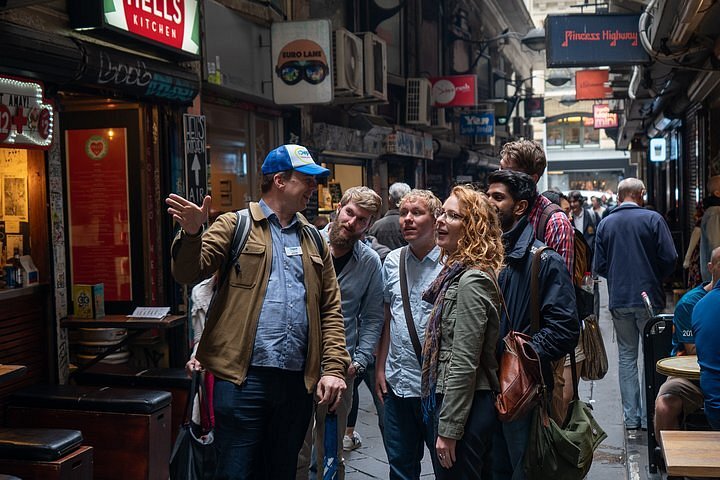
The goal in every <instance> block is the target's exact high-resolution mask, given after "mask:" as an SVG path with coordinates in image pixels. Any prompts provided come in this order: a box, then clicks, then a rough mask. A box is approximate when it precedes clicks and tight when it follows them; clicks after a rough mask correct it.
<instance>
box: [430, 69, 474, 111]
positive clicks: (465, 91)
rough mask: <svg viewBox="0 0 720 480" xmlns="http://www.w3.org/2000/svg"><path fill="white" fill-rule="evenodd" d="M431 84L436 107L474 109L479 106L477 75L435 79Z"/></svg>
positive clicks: (432, 79) (431, 80)
mask: <svg viewBox="0 0 720 480" xmlns="http://www.w3.org/2000/svg"><path fill="white" fill-rule="evenodd" d="M430 83H431V84H432V96H433V106H435V107H439V108H443V107H474V106H475V105H476V104H477V75H453V76H449V77H435V78H431V79H430Z"/></svg>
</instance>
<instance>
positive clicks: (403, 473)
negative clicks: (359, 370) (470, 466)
mask: <svg viewBox="0 0 720 480" xmlns="http://www.w3.org/2000/svg"><path fill="white" fill-rule="evenodd" d="M423 442H424V443H425V445H427V447H428V450H430V455H432V457H433V458H434V457H435V432H434V431H433V428H432V427H431V426H426V425H425V423H424V422H423V414H422V406H421V404H420V397H406V398H403V397H398V396H397V395H395V394H394V393H393V392H392V389H391V388H390V386H389V385H388V393H387V395H386V396H385V451H386V453H387V456H388V463H389V464H390V479H391V480H418V479H419V478H420V471H421V467H420V461H421V460H422V458H423V454H424V449H423Z"/></svg>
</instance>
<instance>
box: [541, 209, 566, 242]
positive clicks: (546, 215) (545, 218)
mask: <svg viewBox="0 0 720 480" xmlns="http://www.w3.org/2000/svg"><path fill="white" fill-rule="evenodd" d="M555 212H562V208H560V205H556V204H554V203H551V204H549V205H545V208H543V211H542V213H541V214H540V220H539V221H538V226H537V231H536V232H535V238H537V239H538V240H540V241H541V242H543V243H545V230H547V224H548V222H549V221H550V217H552V216H553V215H554V214H555ZM563 213H564V212H563Z"/></svg>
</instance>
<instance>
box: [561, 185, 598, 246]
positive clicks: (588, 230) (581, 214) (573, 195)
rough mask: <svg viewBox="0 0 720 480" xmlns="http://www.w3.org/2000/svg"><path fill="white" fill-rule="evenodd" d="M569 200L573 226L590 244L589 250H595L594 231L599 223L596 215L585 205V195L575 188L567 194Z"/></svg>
mask: <svg viewBox="0 0 720 480" xmlns="http://www.w3.org/2000/svg"><path fill="white" fill-rule="evenodd" d="M568 200H569V201H570V214H571V218H572V220H571V222H572V224H573V226H574V227H575V228H576V229H578V230H579V231H580V233H582V236H583V238H584V239H585V241H586V242H587V244H588V245H589V246H590V250H591V251H593V252H594V251H595V231H596V230H597V226H598V224H599V223H600V216H598V215H597V214H596V213H595V212H594V211H593V209H592V208H586V207H585V197H583V196H582V193H580V192H578V191H577V190H573V191H572V192H570V193H569V194H568Z"/></svg>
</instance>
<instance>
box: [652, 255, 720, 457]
mask: <svg viewBox="0 0 720 480" xmlns="http://www.w3.org/2000/svg"><path fill="white" fill-rule="evenodd" d="M708 270H709V271H710V272H711V273H712V281H711V282H706V283H703V284H701V285H698V286H697V287H695V288H693V289H692V290H690V291H689V292H687V293H686V294H685V295H683V296H682V298H681V299H680V301H678V303H677V305H675V312H674V315H673V334H672V352H671V355H672V356H681V355H695V339H694V337H693V332H692V326H691V322H692V315H693V310H694V308H695V305H696V304H697V303H698V302H699V301H700V299H702V298H703V297H704V296H705V294H707V293H708V292H709V291H710V290H712V287H713V285H715V283H717V281H718V280H720V247H718V248H716V249H715V250H713V252H712V257H711V260H710V263H708ZM702 406H703V394H702V391H701V390H700V385H699V384H698V382H697V381H693V380H689V379H687V378H682V377H675V376H671V377H668V379H667V380H666V381H665V383H663V384H662V386H661V387H660V390H659V391H658V395H657V398H656V399H655V420H654V423H655V438H656V439H657V440H658V442H659V443H660V442H661V440H660V430H680V428H681V426H682V425H683V423H684V420H685V418H686V417H687V416H688V415H689V414H691V413H693V412H696V411H698V410H700V409H701V408H702ZM661 447H662V445H661Z"/></svg>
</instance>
